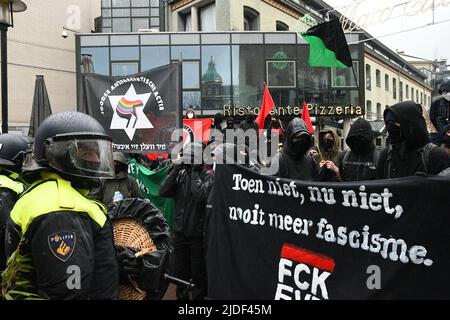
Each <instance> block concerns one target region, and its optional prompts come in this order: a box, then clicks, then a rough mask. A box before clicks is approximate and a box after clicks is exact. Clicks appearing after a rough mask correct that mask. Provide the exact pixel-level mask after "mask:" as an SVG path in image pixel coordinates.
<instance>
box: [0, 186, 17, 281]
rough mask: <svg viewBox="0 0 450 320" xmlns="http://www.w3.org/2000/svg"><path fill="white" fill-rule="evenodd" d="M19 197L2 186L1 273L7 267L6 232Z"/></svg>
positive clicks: (0, 188) (0, 220)
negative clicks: (10, 215)
mask: <svg viewBox="0 0 450 320" xmlns="http://www.w3.org/2000/svg"><path fill="white" fill-rule="evenodd" d="M18 197H19V196H18V195H17V193H16V192H14V191H12V190H10V189H7V188H3V187H1V186H0V273H1V271H3V270H4V269H5V267H6V253H5V242H4V241H5V231H6V224H7V222H8V219H9V213H10V212H11V210H12V208H13V207H14V204H15V203H16V201H17V198H18Z"/></svg>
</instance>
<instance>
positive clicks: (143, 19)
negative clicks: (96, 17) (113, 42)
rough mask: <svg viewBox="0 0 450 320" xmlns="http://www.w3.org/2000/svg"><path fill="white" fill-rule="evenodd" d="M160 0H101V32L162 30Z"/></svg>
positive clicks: (161, 3) (161, 2)
mask: <svg viewBox="0 0 450 320" xmlns="http://www.w3.org/2000/svg"><path fill="white" fill-rule="evenodd" d="M162 5H163V1H160V0H102V30H101V31H102V32H105V33H107V32H137V31H138V30H139V29H157V30H158V31H159V30H162V29H163V27H162V26H161V24H162V23H161V22H162V21H161V19H160V17H161V10H162Z"/></svg>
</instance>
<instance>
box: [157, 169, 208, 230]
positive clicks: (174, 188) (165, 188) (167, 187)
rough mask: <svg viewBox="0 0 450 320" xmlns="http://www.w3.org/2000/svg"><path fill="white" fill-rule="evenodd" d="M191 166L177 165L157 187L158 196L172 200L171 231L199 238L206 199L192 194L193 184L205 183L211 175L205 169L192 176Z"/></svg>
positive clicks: (195, 193)
mask: <svg viewBox="0 0 450 320" xmlns="http://www.w3.org/2000/svg"><path fill="white" fill-rule="evenodd" d="M193 170H194V169H193V168H192V167H191V166H184V165H177V166H175V167H174V168H173V169H171V171H170V173H169V174H168V176H167V177H166V179H164V181H163V182H162V183H161V185H160V187H159V195H160V196H162V197H166V198H173V199H174V201H175V211H174V214H173V220H174V225H173V230H174V232H176V233H179V234H182V235H184V236H186V237H201V236H202V235H203V225H204V218H205V207H206V198H205V196H203V195H199V194H197V192H193V188H192V186H193V184H196V183H200V182H199V181H198V178H200V180H201V181H204V182H205V181H207V180H208V179H209V176H210V175H211V173H210V172H208V171H207V170H206V169H205V168H202V169H201V170H200V171H199V172H198V173H194V174H193Z"/></svg>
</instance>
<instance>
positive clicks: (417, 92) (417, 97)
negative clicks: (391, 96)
mask: <svg viewBox="0 0 450 320" xmlns="http://www.w3.org/2000/svg"><path fill="white" fill-rule="evenodd" d="M416 102H417V103H419V90H416Z"/></svg>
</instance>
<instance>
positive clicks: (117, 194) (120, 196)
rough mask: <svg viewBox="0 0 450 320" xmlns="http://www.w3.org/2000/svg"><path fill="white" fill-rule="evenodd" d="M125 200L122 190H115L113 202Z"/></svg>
mask: <svg viewBox="0 0 450 320" xmlns="http://www.w3.org/2000/svg"><path fill="white" fill-rule="evenodd" d="M120 200H123V194H122V193H121V192H120V191H116V192H114V196H113V202H117V201H120Z"/></svg>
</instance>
